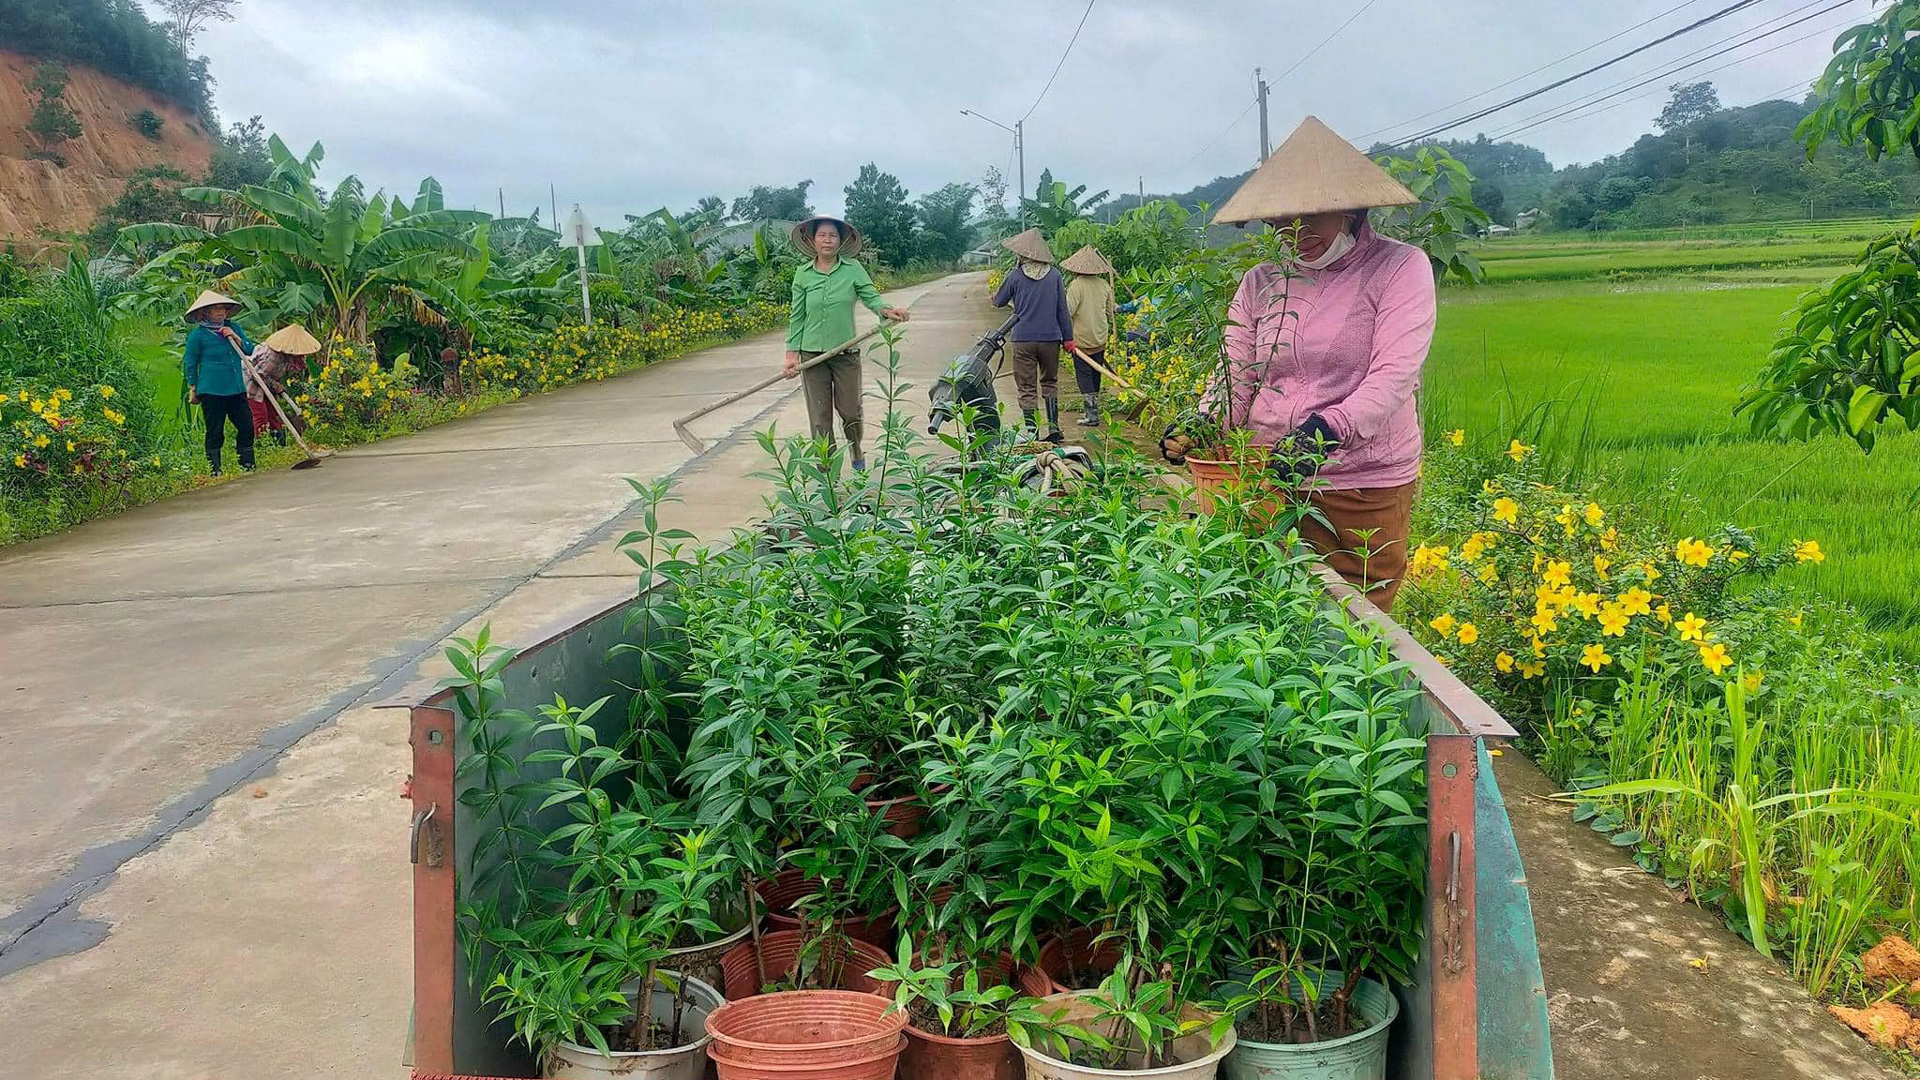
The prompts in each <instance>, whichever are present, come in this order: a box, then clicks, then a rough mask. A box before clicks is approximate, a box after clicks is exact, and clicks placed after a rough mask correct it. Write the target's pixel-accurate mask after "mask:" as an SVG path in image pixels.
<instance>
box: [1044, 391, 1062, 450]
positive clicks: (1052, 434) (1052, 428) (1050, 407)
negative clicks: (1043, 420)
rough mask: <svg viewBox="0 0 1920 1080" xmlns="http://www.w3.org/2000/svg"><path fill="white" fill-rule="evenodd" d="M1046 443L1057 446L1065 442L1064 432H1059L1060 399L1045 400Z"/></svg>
mask: <svg viewBox="0 0 1920 1080" xmlns="http://www.w3.org/2000/svg"><path fill="white" fill-rule="evenodd" d="M1047 441H1048V442H1050V443H1053V444H1054V445H1056V446H1058V445H1059V444H1061V443H1063V442H1066V441H1067V436H1066V433H1065V432H1062V431H1061V430H1060V399H1059V398H1057V397H1050V398H1048V399H1047Z"/></svg>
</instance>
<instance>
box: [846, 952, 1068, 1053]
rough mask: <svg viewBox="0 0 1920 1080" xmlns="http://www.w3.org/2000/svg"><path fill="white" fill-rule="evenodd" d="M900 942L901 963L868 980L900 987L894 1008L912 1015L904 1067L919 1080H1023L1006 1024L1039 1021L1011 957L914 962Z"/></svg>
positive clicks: (908, 1026)
mask: <svg viewBox="0 0 1920 1080" xmlns="http://www.w3.org/2000/svg"><path fill="white" fill-rule="evenodd" d="M911 951H912V947H911V945H910V944H909V943H908V942H907V941H906V940H904V939H903V940H902V941H901V943H900V957H899V960H898V962H897V963H891V964H888V965H887V966H884V967H880V968H876V969H874V970H873V971H871V972H869V973H868V974H869V975H871V976H872V977H874V978H876V979H882V980H886V981H888V982H891V983H893V984H894V985H895V990H894V995H893V1004H894V1008H895V1009H897V1010H899V1011H901V1012H903V1013H905V1014H907V1016H908V1020H907V1028H906V1032H907V1048H906V1051H905V1053H904V1054H902V1055H901V1064H902V1066H903V1068H904V1069H905V1070H906V1074H907V1075H908V1076H911V1077H914V1080H1018V1078H1019V1077H1020V1076H1021V1066H1020V1056H1019V1054H1018V1053H1017V1052H1015V1050H1014V1048H1013V1043H1012V1040H1011V1038H1010V1037H1009V1036H1008V1034H1007V1030H1008V1027H1007V1026H1008V1024H1009V1023H1010V1022H1011V1023H1016V1024H1017V1023H1019V1022H1020V1021H1021V1020H1023V1019H1024V1020H1026V1021H1027V1022H1029V1023H1035V1022H1039V1021H1040V1020H1041V1019H1042V1018H1041V1017H1040V1016H1039V1015H1038V1014H1036V1013H1033V1012H1032V1011H1031V1001H1030V999H1025V998H1023V997H1022V996H1021V993H1020V991H1019V990H1018V989H1016V988H1015V987H1014V985H1013V982H1012V978H1013V970H1014V964H1013V958H1012V957H1009V956H1006V955H1004V954H1003V955H1001V956H997V957H993V958H991V959H988V960H986V961H978V960H970V959H961V958H955V959H951V960H947V961H946V962H944V963H935V962H930V961H927V960H926V959H925V958H922V957H914V956H912V955H911Z"/></svg>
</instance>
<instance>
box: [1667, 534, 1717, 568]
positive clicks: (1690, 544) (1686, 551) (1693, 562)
mask: <svg viewBox="0 0 1920 1080" xmlns="http://www.w3.org/2000/svg"><path fill="white" fill-rule="evenodd" d="M1673 557H1674V558H1676V559H1678V560H1680V561H1681V562H1683V563H1685V564H1687V565H1688V566H1705V565H1707V563H1708V562H1710V561H1712V559H1713V549H1712V548H1710V547H1708V546H1707V545H1706V544H1704V543H1702V542H1700V541H1699V540H1696V539H1694V538H1693V537H1691V536H1689V537H1687V538H1686V539H1685V540H1682V541H1680V542H1679V543H1677V544H1675V545H1673Z"/></svg>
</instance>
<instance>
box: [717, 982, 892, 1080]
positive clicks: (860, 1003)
mask: <svg viewBox="0 0 1920 1080" xmlns="http://www.w3.org/2000/svg"><path fill="white" fill-rule="evenodd" d="M891 1004H892V1003H891V1002H889V1001H888V1000H887V999H885V998H880V997H875V996H874V995H872V994H856V993H851V992H848V991H845V990H795V991H791V992H788V993H783V994H764V995H761V996H759V997H751V998H745V999H742V1000H740V1001H729V1002H727V1003H726V1004H725V1005H722V1006H720V1008H719V1009H717V1010H715V1011H714V1012H713V1013H712V1014H711V1015H709V1016H708V1017H707V1034H709V1035H711V1036H713V1041H712V1042H711V1043H709V1044H708V1046H707V1053H708V1055H709V1056H710V1057H712V1058H713V1063H714V1066H715V1068H716V1070H717V1071H718V1072H719V1075H720V1080H892V1078H893V1075H894V1071H895V1070H896V1069H898V1068H899V1067H900V1052H901V1050H903V1049H905V1047H906V1044H907V1039H906V1036H905V1035H903V1034H902V1033H901V1032H902V1029H904V1028H905V1027H906V1024H907V1017H906V1014H905V1013H901V1012H889V1011H888V1009H889V1006H890V1005H891Z"/></svg>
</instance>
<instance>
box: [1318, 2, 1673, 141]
mask: <svg viewBox="0 0 1920 1080" xmlns="http://www.w3.org/2000/svg"><path fill="white" fill-rule="evenodd" d="M1701 2H1702V0H1683V2H1682V3H1678V4H1675V5H1673V6H1672V7H1670V8H1668V9H1667V10H1665V11H1663V12H1661V13H1660V14H1658V15H1655V16H1653V17H1652V18H1647V19H1642V20H1640V21H1639V22H1637V23H1634V24H1633V25H1632V26H1629V27H1627V28H1626V29H1625V30H1621V31H1619V32H1618V33H1615V34H1611V35H1609V36H1607V37H1603V38H1601V39H1600V40H1599V41H1596V42H1594V43H1593V44H1591V45H1588V46H1587V47H1585V48H1583V49H1575V50H1574V51H1572V52H1570V53H1568V54H1567V55H1565V56H1563V57H1561V58H1560V59H1558V60H1552V61H1549V62H1547V63H1544V64H1541V65H1540V66H1539V67H1537V68H1534V69H1533V70H1532V71H1527V72H1522V73H1521V74H1519V75H1515V76H1514V77H1513V78H1511V79H1508V80H1507V81H1506V82H1503V83H1496V84H1495V85H1493V86H1489V87H1487V88H1486V89H1485V90H1482V91H1480V92H1479V93H1476V94H1468V95H1467V96H1466V97H1463V98H1461V99H1460V100H1459V101H1455V102H1450V103H1448V104H1446V105H1442V106H1440V107H1439V108H1437V109H1431V110H1429V111H1427V112H1423V113H1421V114H1420V115H1419V116H1411V117H1408V118H1407V119H1405V120H1401V121H1399V122H1397V123H1392V124H1388V125H1387V126H1386V127H1383V128H1375V129H1373V130H1372V131H1369V132H1367V133H1366V134H1364V135H1361V136H1360V137H1359V138H1357V139H1354V140H1353V141H1354V142H1364V141H1365V140H1367V139H1371V138H1373V137H1374V136H1375V135H1381V134H1385V133H1386V132H1389V131H1392V130H1393V129H1395V128H1403V127H1406V126H1408V125H1409V124H1415V123H1418V122H1420V121H1422V120H1425V119H1426V118H1427V117H1429V116H1438V115H1439V114H1441V113H1443V112H1446V111H1448V110H1449V109H1457V108H1459V107H1460V106H1462V105H1465V104H1466V103H1467V102H1469V101H1472V100H1474V99H1475V98H1483V97H1486V96H1487V95H1488V94H1491V93H1493V92H1494V91H1495V90H1505V89H1506V88H1507V87H1509V86H1512V85H1513V84H1514V83H1517V82H1519V81H1520V80H1522V79H1530V78H1532V77H1533V76H1535V75H1538V74H1540V73H1541V72H1543V71H1545V70H1547V69H1548V68H1553V67H1559V66H1560V65H1561V64H1564V63H1566V62H1567V61H1569V60H1571V59H1573V58H1574V57H1576V56H1579V55H1580V54H1581V53H1589V52H1592V51H1593V50H1595V49H1597V48H1599V47H1600V46H1602V45H1605V44H1606V43H1607V42H1609V41H1616V40H1618V39H1620V38H1623V37H1625V36H1627V35H1628V34H1631V33H1633V32H1634V31H1635V30H1638V29H1640V28H1641V27H1643V26H1646V25H1647V24H1649V23H1656V22H1659V21H1660V20H1661V19H1664V18H1666V17H1667V16H1669V15H1671V14H1673V13H1674V12H1676V11H1679V10H1680V9H1681V8H1686V7H1692V6H1693V5H1695V4H1698V3H1701Z"/></svg>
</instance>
